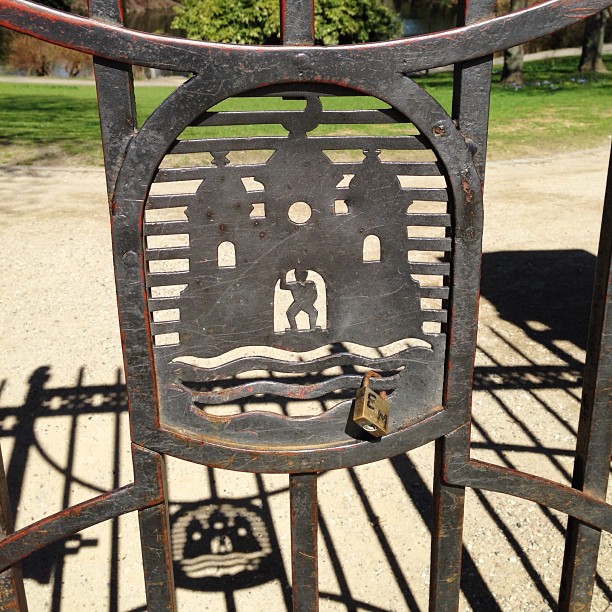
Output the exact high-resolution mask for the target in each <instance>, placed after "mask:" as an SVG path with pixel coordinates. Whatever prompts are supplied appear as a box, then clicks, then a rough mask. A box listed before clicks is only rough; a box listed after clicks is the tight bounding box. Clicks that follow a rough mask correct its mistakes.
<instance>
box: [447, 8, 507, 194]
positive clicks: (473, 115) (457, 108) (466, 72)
mask: <svg viewBox="0 0 612 612" xmlns="http://www.w3.org/2000/svg"><path fill="white" fill-rule="evenodd" d="M495 6H496V2H495V0H479V1H477V2H475V1H472V2H470V1H469V0H461V1H460V2H459V6H458V7H457V11H458V18H457V26H459V27H461V26H464V25H470V24H471V23H474V22H476V21H479V20H482V19H485V18H492V17H494V16H495ZM492 67H493V56H492V55H488V56H486V57H481V58H478V59H475V60H471V61H469V62H463V63H461V64H455V71H454V75H453V111H452V115H453V119H454V120H455V121H456V122H457V125H458V126H459V129H460V130H461V133H462V134H463V136H464V137H466V138H468V139H469V140H470V141H471V142H472V143H473V145H474V148H475V152H474V163H475V165H476V170H477V171H478V174H479V176H480V180H481V181H482V182H483V183H484V173H485V161H486V153H487V131H488V126H489V98H490V95H491V69H492Z"/></svg>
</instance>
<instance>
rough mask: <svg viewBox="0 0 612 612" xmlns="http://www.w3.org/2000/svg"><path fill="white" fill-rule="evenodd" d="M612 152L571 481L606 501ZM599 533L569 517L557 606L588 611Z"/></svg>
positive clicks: (610, 420)
mask: <svg viewBox="0 0 612 612" xmlns="http://www.w3.org/2000/svg"><path fill="white" fill-rule="evenodd" d="M611 257H612V152H611V155H610V165H609V167H608V183H607V186H606V196H605V200H604V211H603V220H602V224H601V235H600V241H599V253H598V255H597V266H596V269H595V287H594V290H593V305H592V308H591V322H590V330H589V339H588V343H587V353H586V355H587V356H586V364H585V369H584V384H583V391H582V409H581V413H580V422H579V425H578V443H577V447H576V458H575V463H574V477H573V481H572V485H573V486H574V487H575V488H576V489H579V490H581V491H584V492H585V493H588V494H589V495H593V496H594V497H597V498H600V499H602V500H605V498H606V491H607V489H608V468H609V465H610V445H611V441H612V395H611V394H610V388H611V387H612V309H611V308H610V303H609V295H610V291H611V289H612V276H611V274H610V260H611ZM600 539H601V532H600V531H599V529H593V528H592V527H589V526H588V525H585V524H584V523H582V522H580V521H579V520H578V519H576V518H574V517H570V519H569V521H568V524H567V536H566V544H565V556H564V559H563V573H562V575H561V589H560V592H559V609H560V610H562V611H564V610H589V609H590V608H591V600H592V598H593V584H594V581H595V574H596V572H597V556H598V552H599V543H600Z"/></svg>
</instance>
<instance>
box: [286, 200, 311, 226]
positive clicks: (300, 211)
mask: <svg viewBox="0 0 612 612" xmlns="http://www.w3.org/2000/svg"><path fill="white" fill-rule="evenodd" d="M287 214H288V215H289V219H291V221H293V222H294V223H297V224H298V225H301V224H302V223H306V221H308V219H310V216H311V215H312V208H310V206H308V204H306V202H294V203H293V204H292V205H291V206H290V207H289V210H288V211H287Z"/></svg>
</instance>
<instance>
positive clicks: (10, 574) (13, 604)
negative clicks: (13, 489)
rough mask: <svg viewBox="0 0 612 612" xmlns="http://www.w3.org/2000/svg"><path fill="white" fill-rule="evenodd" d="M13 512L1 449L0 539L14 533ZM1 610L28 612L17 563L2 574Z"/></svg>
mask: <svg viewBox="0 0 612 612" xmlns="http://www.w3.org/2000/svg"><path fill="white" fill-rule="evenodd" d="M13 530H14V525H13V513H12V511H11V504H10V500H9V493H8V487H7V483H6V474H5V472H4V461H3V459H2V452H1V451H0V540H3V539H4V538H6V536H7V535H9V534H11V533H13ZM0 610H19V611H20V612H27V610H28V603H27V601H26V596H25V591H24V588H23V577H22V575H21V567H20V566H19V565H15V566H13V567H11V568H9V569H7V570H5V571H4V572H2V574H0Z"/></svg>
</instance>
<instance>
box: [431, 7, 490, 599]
mask: <svg viewBox="0 0 612 612" xmlns="http://www.w3.org/2000/svg"><path fill="white" fill-rule="evenodd" d="M494 10H495V0H474V1H471V2H470V1H469V0H460V1H459V4H458V6H457V26H458V27H462V26H465V25H470V24H472V23H474V22H476V21H479V20H481V19H483V18H485V17H486V16H493V11H494ZM492 64H493V57H492V56H486V57H484V58H479V59H476V60H472V61H471V62H464V63H461V64H457V65H455V73H454V82H453V110H452V116H453V119H454V120H455V121H456V122H457V126H458V128H459V130H460V131H461V133H462V134H463V136H464V137H465V138H466V139H469V140H471V141H472V142H473V143H474V145H475V148H476V153H477V156H476V155H475V156H474V161H475V165H476V171H477V172H478V174H479V176H480V179H481V184H482V181H483V177H484V162H485V151H486V142H487V128H488V116H489V95H490V89H491V67H492ZM469 140H468V141H469ZM447 235H450V234H449V233H448V232H447ZM476 273H477V274H478V275H479V273H478V272H476ZM476 318H477V315H476ZM475 340H476V338H475V334H474V343H475ZM451 343H452V338H451ZM474 349H475V346H474ZM470 368H471V369H473V355H472V360H471V363H470ZM471 378H472V377H471V375H470V380H469V381H466V383H467V384H468V386H469V388H470V390H471ZM459 402H460V403H461V404H462V407H461V410H463V411H465V414H466V421H467V420H468V419H469V414H470V410H471V392H469V393H468V394H467V396H466V397H465V398H459ZM452 436H453V438H454V440H453V442H454V445H450V444H448V442H450V440H448V441H447V439H446V438H443V439H441V440H438V441H437V442H436V460H435V467H434V470H435V473H434V518H433V529H432V546H431V569H430V572H431V577H430V602H429V605H430V609H431V610H456V609H458V607H459V592H460V588H461V580H460V578H461V549H462V545H463V542H462V539H463V514H464V505H465V489H464V488H462V487H457V486H453V485H450V484H448V483H447V482H445V472H446V469H447V465H448V464H449V463H451V462H454V461H455V460H457V459H458V458H463V459H467V457H469V440H470V434H469V427H467V426H466V427H464V428H462V429H461V430H459V431H458V432H455V433H454V434H452ZM448 438H450V436H448ZM455 446H457V448H456V449H455V453H454V456H453V455H452V454H451V452H450V450H449V449H450V448H454V447H455Z"/></svg>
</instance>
